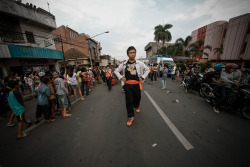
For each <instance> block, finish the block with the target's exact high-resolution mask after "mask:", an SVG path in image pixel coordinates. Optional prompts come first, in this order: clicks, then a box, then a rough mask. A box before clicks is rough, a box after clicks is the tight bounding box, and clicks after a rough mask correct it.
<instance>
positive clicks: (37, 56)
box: [0, 0, 63, 76]
mask: <svg viewBox="0 0 250 167" xmlns="http://www.w3.org/2000/svg"><path fill="white" fill-rule="evenodd" d="M0 3H1V5H0V60H1V62H0V68H1V70H0V71H1V76H7V75H8V74H9V73H10V72H13V73H20V74H21V73H30V72H32V71H47V70H49V69H58V68H59V66H58V63H57V62H58V60H60V59H63V56H62V53H61V52H59V51H56V49H55V44H54V41H53V35H52V30H54V29H55V28H56V21H55V16H54V15H52V14H51V13H49V12H47V11H45V10H43V9H41V8H37V7H36V6H35V5H33V4H28V3H27V4H23V3H21V2H20V1H14V0H0Z"/></svg>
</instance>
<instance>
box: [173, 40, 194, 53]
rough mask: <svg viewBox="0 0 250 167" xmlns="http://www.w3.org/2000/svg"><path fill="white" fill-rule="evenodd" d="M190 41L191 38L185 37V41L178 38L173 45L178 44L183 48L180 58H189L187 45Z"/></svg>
mask: <svg viewBox="0 0 250 167" xmlns="http://www.w3.org/2000/svg"><path fill="white" fill-rule="evenodd" d="M191 40H192V37H191V36H187V37H186V38H185V40H184V39H183V38H178V39H177V40H176V41H175V43H179V44H181V45H182V47H183V52H182V56H186V57H189V55H190V52H189V50H188V44H189V42H190V41H191Z"/></svg>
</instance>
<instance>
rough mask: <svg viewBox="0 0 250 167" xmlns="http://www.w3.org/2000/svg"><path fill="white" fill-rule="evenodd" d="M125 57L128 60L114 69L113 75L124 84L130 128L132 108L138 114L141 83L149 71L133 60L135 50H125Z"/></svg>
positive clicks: (131, 48)
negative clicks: (126, 56)
mask: <svg viewBox="0 0 250 167" xmlns="http://www.w3.org/2000/svg"><path fill="white" fill-rule="evenodd" d="M127 55H128V57H129V60H127V61H125V62H123V63H122V64H120V65H119V67H118V68H116V70H115V75H116V76H117V77H118V79H119V80H122V81H123V82H124V83H125V85H124V90H125V97H126V98H125V99H126V108H127V114H128V122H127V126H131V125H132V123H133V121H134V108H135V109H136V112H137V113H139V112H140V109H139V105H140V101H141V89H142V81H143V80H144V79H145V78H146V77H147V75H148V74H149V72H150V70H149V68H148V67H147V66H146V65H145V64H144V63H143V62H141V61H139V60H135V57H136V49H135V48H134V47H133V46H130V47H129V48H128V49H127ZM121 71H123V75H121V74H120V72H121Z"/></svg>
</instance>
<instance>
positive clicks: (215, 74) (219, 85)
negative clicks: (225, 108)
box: [208, 64, 227, 113]
mask: <svg viewBox="0 0 250 167" xmlns="http://www.w3.org/2000/svg"><path fill="white" fill-rule="evenodd" d="M223 66H224V64H216V65H214V71H212V72H210V73H209V74H208V75H210V77H209V78H211V81H210V83H209V85H211V87H213V90H214V92H215V93H218V94H219V95H220V96H219V99H218V101H217V103H216V106H215V107H213V109H214V111H215V112H216V113H219V108H220V106H221V105H222V103H223V102H224V101H225V100H226V88H225V87H224V86H226V85H227V84H226V83H225V82H222V81H220V76H221V68H222V67H223Z"/></svg>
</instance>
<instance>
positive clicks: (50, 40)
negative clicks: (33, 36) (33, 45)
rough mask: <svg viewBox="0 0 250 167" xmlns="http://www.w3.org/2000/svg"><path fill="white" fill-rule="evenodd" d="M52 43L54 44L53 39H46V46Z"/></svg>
mask: <svg viewBox="0 0 250 167" xmlns="http://www.w3.org/2000/svg"><path fill="white" fill-rule="evenodd" d="M50 45H53V41H52V39H47V40H44V46H45V47H48V46H50Z"/></svg>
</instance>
